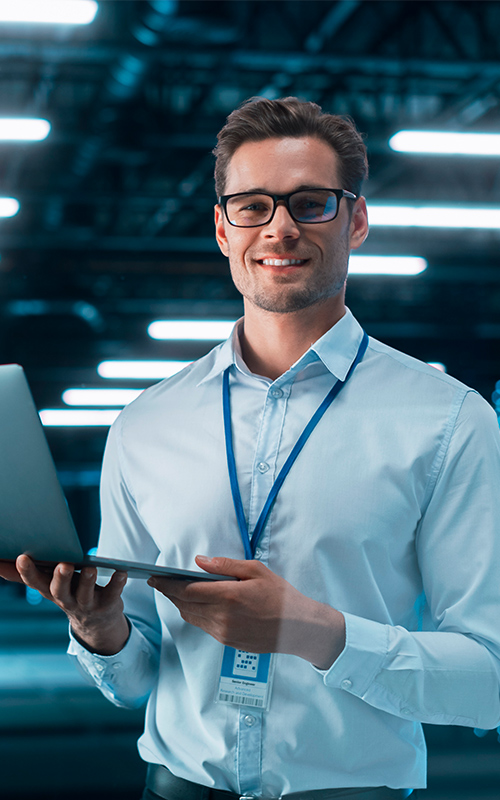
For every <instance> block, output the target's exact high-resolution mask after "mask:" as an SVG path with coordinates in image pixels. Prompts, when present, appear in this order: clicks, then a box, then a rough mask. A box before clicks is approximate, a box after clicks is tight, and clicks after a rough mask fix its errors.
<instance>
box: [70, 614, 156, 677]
mask: <svg viewBox="0 0 500 800" xmlns="http://www.w3.org/2000/svg"><path fill="white" fill-rule="evenodd" d="M69 639H70V642H69V647H68V651H67V652H68V655H69V656H76V658H77V659H78V662H79V663H80V665H81V666H82V667H83V668H84V670H85V671H86V672H87V673H88V675H90V677H91V678H92V680H93V681H94V682H95V683H96V685H97V686H102V685H103V684H106V683H107V682H108V680H109V679H110V678H116V677H117V673H125V674H126V673H127V672H128V671H130V670H132V669H134V668H135V666H136V662H137V652H138V651H139V650H141V649H144V646H143V641H142V636H141V634H140V633H139V631H138V630H137V628H135V627H134V625H132V624H130V633H129V637H128V639H127V641H126V643H125V644H124V646H123V647H122V649H121V650H120V651H119V652H118V653H115V654H114V655H111V656H102V655H99V654H98V653H92V652H91V651H90V650H87V649H86V648H85V647H84V646H83V645H82V644H80V642H79V641H78V640H77V639H76V638H75V636H74V635H73V632H72V630H71V625H70V626H69Z"/></svg>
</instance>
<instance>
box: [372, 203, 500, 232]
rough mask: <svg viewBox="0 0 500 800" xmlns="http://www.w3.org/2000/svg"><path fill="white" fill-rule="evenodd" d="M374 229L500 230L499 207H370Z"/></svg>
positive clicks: (377, 205)
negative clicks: (378, 227) (382, 227)
mask: <svg viewBox="0 0 500 800" xmlns="http://www.w3.org/2000/svg"><path fill="white" fill-rule="evenodd" d="M368 221H369V223H370V225H371V226H372V227H375V226H377V225H380V226H382V225H385V226H389V227H391V226H392V227H403V228H473V229H481V228H482V229H488V230H500V207H495V208H492V207H491V206H490V207H487V206H485V207H477V206H476V207H474V206H473V207H465V206H424V205H421V204H419V205H400V204H398V205H394V204H391V205H386V204H384V203H373V204H370V205H369V206H368Z"/></svg>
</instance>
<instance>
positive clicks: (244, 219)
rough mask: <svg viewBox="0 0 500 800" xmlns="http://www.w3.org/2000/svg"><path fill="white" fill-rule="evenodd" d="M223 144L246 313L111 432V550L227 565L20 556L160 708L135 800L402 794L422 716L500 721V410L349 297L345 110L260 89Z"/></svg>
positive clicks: (413, 782)
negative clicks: (43, 566) (410, 351)
mask: <svg viewBox="0 0 500 800" xmlns="http://www.w3.org/2000/svg"><path fill="white" fill-rule="evenodd" d="M216 157H217V164H216V191H217V197H218V202H217V204H216V206H215V228H216V237H217V241H218V244H219V247H220V249H221V251H222V252H223V253H224V255H226V256H227V257H228V258H229V264H230V268H231V274H232V276H233V280H234V282H235V285H236V286H237V288H238V289H239V291H240V292H241V294H242V295H243V298H244V311H245V313H244V317H243V318H242V319H241V320H240V321H239V322H238V323H237V324H236V326H235V328H234V331H233V334H232V336H231V337H230V339H229V340H228V341H226V342H225V343H223V344H222V345H220V346H219V347H216V348H215V349H214V350H212V351H211V352H210V353H209V354H208V355H207V356H205V357H204V358H202V359H200V360H199V361H197V362H195V363H194V364H192V365H190V366H189V367H187V368H186V369H185V370H183V371H182V372H181V373H179V374H177V375H176V376H174V377H173V378H171V379H168V380H166V381H163V382H161V383H159V384H157V385H156V386H154V387H152V388H151V389H149V390H148V391H146V392H144V393H143V394H142V395H141V397H140V398H138V399H137V400H136V401H135V402H134V403H132V404H131V405H129V406H128V407H127V408H126V409H125V410H124V411H123V412H122V414H121V415H120V417H119V418H118V420H117V422H116V423H115V424H114V425H113V427H112V429H111V431H110V435H109V439H108V444H107V449H106V455H105V460H104V466H103V477H102V513H103V520H102V530H101V538H100V545H99V551H100V554H101V555H106V556H113V557H115V558H123V559H136V560H137V561H142V562H145V561H156V562H157V563H159V564H164V565H170V566H176V567H181V568H192V567H193V566H194V563H193V562H194V560H195V556H196V563H197V564H198V566H199V567H201V568H203V569H204V570H206V571H208V572H212V573H219V574H223V575H226V576H228V577H230V578H233V579H236V580H229V581H217V582H211V583H202V582H193V583H189V584H185V583H181V582H174V581H169V580H166V579H155V580H150V581H149V582H148V583H149V585H148V583H146V582H143V581H140V580H132V581H129V583H128V584H127V585H126V586H125V588H123V584H124V581H123V576H120V575H119V574H118V573H115V576H114V577H113V579H112V580H111V582H110V584H109V585H108V586H107V587H106V588H104V589H102V588H100V587H97V588H96V586H95V574H94V572H93V570H90V569H87V570H84V571H83V572H82V577H81V579H80V581H79V582H75V580H74V576H73V570H72V567H71V566H70V565H66V564H62V565H59V566H58V567H57V568H56V570H55V572H54V575H53V577H51V578H50V577H49V578H48V577H46V576H44V575H42V574H41V573H38V572H37V570H36V569H35V567H34V565H33V564H32V562H30V560H29V559H28V558H27V557H20V559H19V560H18V569H19V572H20V574H21V576H22V578H23V580H24V581H25V582H26V583H28V584H29V585H31V586H34V587H36V588H37V589H39V590H41V591H42V593H43V594H44V595H45V596H46V597H49V598H50V599H52V600H54V601H55V602H56V603H57V604H58V605H60V606H61V607H62V608H63V609H64V610H65V611H66V613H67V614H68V617H69V619H70V622H71V630H72V642H71V646H70V653H71V654H72V655H74V656H76V657H77V658H78V659H79V661H80V663H81V665H82V666H83V667H84V668H85V669H86V670H87V671H88V673H89V674H90V675H91V676H92V677H93V678H94V680H95V681H96V683H97V685H98V686H99V687H100V689H101V690H102V691H103V693H104V694H105V695H106V696H107V697H108V698H110V699H111V700H112V701H113V702H115V703H117V704H118V705H125V706H134V705H139V704H141V703H142V702H144V701H146V700H147V704H148V705H147V713H146V725H145V731H144V734H143V736H142V737H141V739H140V741H139V750H140V753H141V756H142V757H143V759H144V760H145V761H146V762H147V763H148V765H149V767H148V779H147V787H146V788H145V790H144V795H143V798H144V800H157V798H158V797H160V798H166V799H167V800H169V799H170V798H172V800H173V798H175V799H176V800H233V799H234V800H236V798H239V797H242V798H243V797H244V798H247V797H263V798H280V797H284V798H286V797H288V796H290V797H291V798H295V800H334V798H343V797H349V798H351V799H352V798H358V797H359V798H360V799H361V798H364V800H391V798H392V799H393V800H395V798H404V797H408V796H409V795H410V794H411V793H412V789H415V788H419V787H424V786H425V781H426V763H425V762H426V756H425V742H424V739H423V734H422V727H421V723H422V722H431V723H435V724H458V725H468V726H477V727H480V728H493V727H495V726H497V725H498V724H499V722H500V702H499V675H500V626H499V625H498V609H499V601H500V592H499V581H498V576H499V575H500V537H499V536H498V520H499V519H500V493H499V492H498V481H499V477H500V436H499V432H498V426H497V422H496V418H495V415H494V413H493V411H492V409H491V408H490V407H489V406H488V404H487V403H486V402H485V401H484V400H483V399H482V398H481V397H480V396H479V395H478V394H477V393H476V392H474V391H473V390H471V389H468V388H467V387H465V386H463V385H462V384H461V383H459V382H458V381H456V380H454V379H453V378H451V377H449V376H447V375H444V374H442V373H440V372H438V371H437V370H435V369H433V368H432V367H429V366H428V365H426V364H423V363H421V362H419V361H416V360H415V359H413V358H410V357H409V356H406V355H404V354H402V353H399V352H397V351H395V350H393V349H392V348H390V347H387V346H386V345H384V344H382V343H380V342H377V341H376V340H374V339H371V338H370V339H369V338H368V336H367V335H366V334H365V333H364V331H363V329H362V328H361V326H360V325H359V324H358V322H357V321H356V320H355V319H354V317H353V316H352V314H351V313H350V311H349V310H348V309H347V308H346V306H345V299H344V295H345V283H346V276H347V269H348V260H349V253H350V252H351V250H353V249H355V248H357V247H359V246H360V245H361V244H362V242H363V241H364V239H365V238H366V235H367V232H368V221H367V213H366V205H365V201H364V199H363V197H362V196H361V185H362V181H363V179H364V178H365V176H366V171H367V164H366V152H365V147H364V144H363V140H362V138H361V136H360V135H359V134H358V132H357V131H356V129H355V127H354V125H353V124H352V123H351V122H350V121H349V120H346V119H343V118H341V117H338V116H334V115H330V114H325V113H323V112H322V111H321V109H320V108H319V107H318V106H317V105H315V104H313V103H306V102H301V101H299V100H297V99H295V98H286V99H284V100H275V101H271V100H265V99H257V100H253V101H251V102H248V103H246V104H244V105H243V106H242V107H241V108H240V109H238V110H236V111H235V112H233V114H231V115H230V117H229V118H228V121H227V124H226V125H225V127H224V128H223V129H222V131H221V132H220V134H219V142H218V146H217V148H216ZM196 554H198V555H196ZM124 611H125V613H124Z"/></svg>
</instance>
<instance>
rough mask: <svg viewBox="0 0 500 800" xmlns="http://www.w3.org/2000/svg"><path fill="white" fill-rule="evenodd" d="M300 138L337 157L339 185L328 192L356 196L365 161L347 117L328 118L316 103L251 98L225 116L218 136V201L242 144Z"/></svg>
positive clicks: (363, 149)
mask: <svg viewBox="0 0 500 800" xmlns="http://www.w3.org/2000/svg"><path fill="white" fill-rule="evenodd" d="M303 136H312V137H314V138H315V139H322V140H323V141H325V142H326V143H327V144H329V145H330V147H332V148H333V150H334V151H335V153H336V154H337V156H338V158H339V170H340V180H341V184H342V185H341V186H340V187H331V188H342V189H348V190H349V191H350V192H354V194H359V193H360V192H361V186H362V183H363V180H364V179H365V178H366V177H367V175H368V160H367V157H366V147H365V144H364V142H363V139H362V136H361V134H360V133H359V132H358V130H357V129H356V126H355V124H354V122H353V120H352V119H350V117H343V116H339V115H337V114H327V113H325V112H324V111H323V110H322V109H321V107H320V106H318V105H317V104H316V103H311V102H307V101H302V100H298V99H297V98H296V97H284V98H282V99H280V100H268V99H267V98H265V97H252V98H250V99H249V100H246V101H245V102H244V103H243V104H242V105H241V106H240V107H239V108H237V109H236V110H235V111H233V112H232V113H231V114H230V115H229V116H228V118H227V121H226V124H225V125H224V127H223V128H222V130H221V131H220V133H219V134H218V136H217V146H216V147H215V148H214V151H213V152H214V155H215V157H216V162H215V191H216V193H217V197H220V195H222V194H224V189H225V185H226V179H227V170H228V167H229V163H230V161H231V158H232V157H233V155H234V153H235V152H236V150H237V149H238V148H239V147H240V146H241V145H242V144H244V143H245V142H262V141H263V140H264V139H276V138H284V137H292V138H299V137H303Z"/></svg>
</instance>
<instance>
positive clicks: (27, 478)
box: [0, 364, 83, 562]
mask: <svg viewBox="0 0 500 800" xmlns="http://www.w3.org/2000/svg"><path fill="white" fill-rule="evenodd" d="M21 553H27V554H28V555H30V556H32V557H33V558H35V559H38V560H40V561H57V562H58V561H69V562H78V561H81V560H82V558H83V551H82V547H81V545H80V540H79V539H78V534H77V532H76V530H75V526H74V524H73V520H72V519H71V514H70V512H69V509H68V505H67V502H66V498H65V497H64V493H63V491H62V489H61V486H60V483H59V480H58V478H57V473H56V468H55V465H54V461H53V459H52V455H51V453H50V450H49V446H48V444H47V440H46V438H45V433H44V431H43V426H42V423H41V421H40V417H39V416H38V412H37V410H36V408H35V404H34V402H33V398H32V396H31V392H30V390H29V387H28V383H27V381H26V378H25V375H24V371H23V368H22V367H20V366H19V365H18V364H9V365H7V366H0V559H13V558H17V556H18V555H20V554H21Z"/></svg>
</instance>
